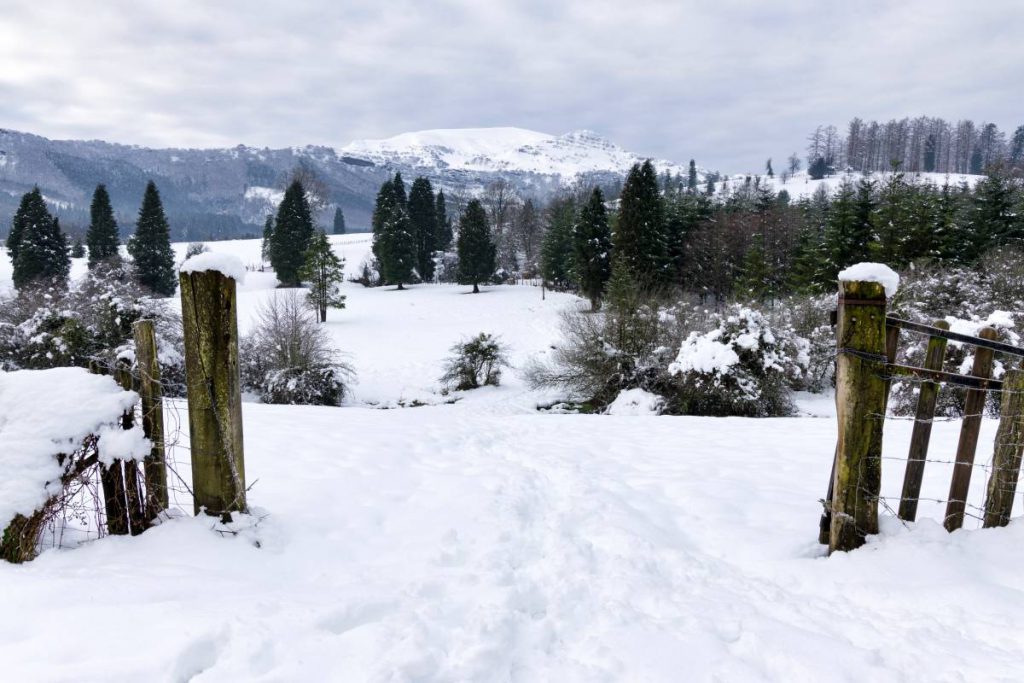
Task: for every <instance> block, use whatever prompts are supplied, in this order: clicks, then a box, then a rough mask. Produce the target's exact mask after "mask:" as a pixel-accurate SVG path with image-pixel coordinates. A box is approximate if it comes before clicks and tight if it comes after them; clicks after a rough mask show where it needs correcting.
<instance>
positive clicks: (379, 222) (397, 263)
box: [373, 175, 416, 289]
mask: <svg viewBox="0 0 1024 683" xmlns="http://www.w3.org/2000/svg"><path fill="white" fill-rule="evenodd" d="M395 178H396V180H397V181H398V182H397V183H396V182H395V181H392V182H385V183H384V184H383V185H382V186H381V189H380V192H379V193H378V194H377V205H376V207H375V208H374V211H373V253H374V256H376V257H377V262H378V264H379V266H380V274H381V277H382V278H383V279H384V281H385V282H387V283H390V284H395V285H398V289H405V287H404V284H405V283H406V282H410V281H412V276H413V271H414V270H415V268H416V239H415V236H414V235H413V231H412V224H411V223H410V221H409V213H408V210H407V208H406V203H405V201H403V199H404V196H403V194H402V193H399V191H398V189H397V188H398V187H399V185H400V184H401V177H400V176H398V175H396V176H395Z"/></svg>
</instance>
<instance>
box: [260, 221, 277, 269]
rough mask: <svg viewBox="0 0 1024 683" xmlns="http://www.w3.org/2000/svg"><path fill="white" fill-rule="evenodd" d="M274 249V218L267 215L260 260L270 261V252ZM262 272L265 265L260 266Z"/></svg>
mask: <svg viewBox="0 0 1024 683" xmlns="http://www.w3.org/2000/svg"><path fill="white" fill-rule="evenodd" d="M273 248H274V217H273V216H272V215H269V214H268V215H267V220H265V221H264V222H263V243H262V244H261V245H260V260H262V261H263V262H266V261H269V260H270V252H271V250H272V249H273ZM260 270H261V271H262V270H263V264H262V263H261V264H260Z"/></svg>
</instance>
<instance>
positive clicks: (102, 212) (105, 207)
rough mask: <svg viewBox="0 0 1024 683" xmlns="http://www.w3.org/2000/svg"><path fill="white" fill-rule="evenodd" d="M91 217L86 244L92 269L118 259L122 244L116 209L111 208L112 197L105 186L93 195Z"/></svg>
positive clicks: (100, 187) (98, 188) (97, 189)
mask: <svg viewBox="0 0 1024 683" xmlns="http://www.w3.org/2000/svg"><path fill="white" fill-rule="evenodd" d="M89 217H90V220H89V229H88V230H87V231H86V233H85V242H86V245H87V246H88V247H89V268H90V269H92V268H95V267H96V265H97V264H100V263H103V262H104V261H106V260H107V259H111V258H116V257H117V256H118V247H119V245H120V244H121V237H120V235H119V234H118V231H117V221H116V220H114V209H113V208H111V206H110V195H109V194H107V188H106V186H105V185H102V184H100V185H97V186H96V191H95V192H93V193H92V204H91V205H90V207H89Z"/></svg>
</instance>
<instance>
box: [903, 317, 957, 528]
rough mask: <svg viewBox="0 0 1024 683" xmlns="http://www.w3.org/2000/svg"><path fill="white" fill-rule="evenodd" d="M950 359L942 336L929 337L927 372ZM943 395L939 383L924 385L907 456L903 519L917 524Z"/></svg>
mask: <svg viewBox="0 0 1024 683" xmlns="http://www.w3.org/2000/svg"><path fill="white" fill-rule="evenodd" d="M932 326H933V327H937V328H939V329H940V330H948V329H949V323H948V322H946V321H945V320H936V321H935V322H934V323H932ZM945 359H946V340H945V339H944V338H942V337H929V338H928V350H927V352H926V353H925V357H924V367H925V369H927V370H942V363H943V361H944V360H945ZM938 396H939V385H938V384H937V383H935V382H922V383H921V391H920V393H919V394H918V397H917V413H916V415H915V416H914V432H913V434H911V436H910V452H909V454H908V456H907V469H906V472H905V473H904V475H903V492H902V494H901V495H900V510H899V517H900V519H903V520H906V521H908V522H913V521H914V520H915V519H917V502H918V499H919V498H920V497H921V482H922V481H923V480H924V464H925V460H926V458H927V457H928V444H929V442H930V441H931V438H932V422H933V421H934V420H935V402H936V400H937V399H938Z"/></svg>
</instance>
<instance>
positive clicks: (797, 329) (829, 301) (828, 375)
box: [769, 294, 836, 393]
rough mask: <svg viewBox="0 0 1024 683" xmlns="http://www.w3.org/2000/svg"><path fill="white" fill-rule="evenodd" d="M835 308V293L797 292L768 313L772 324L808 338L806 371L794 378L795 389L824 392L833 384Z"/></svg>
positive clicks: (834, 366) (805, 338)
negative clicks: (809, 294) (803, 295)
mask: <svg viewBox="0 0 1024 683" xmlns="http://www.w3.org/2000/svg"><path fill="white" fill-rule="evenodd" d="M835 309H836V297H835V295H834V294H824V295H818V296H812V297H802V296H794V297H790V298H789V299H787V300H785V301H783V302H782V305H781V306H780V307H778V309H777V312H773V315H770V316H769V317H770V319H771V321H772V325H773V327H776V328H777V327H790V328H792V330H793V333H794V334H795V335H796V336H797V337H800V338H802V339H804V340H806V341H807V371H806V372H804V373H803V375H801V376H800V377H799V378H795V379H794V380H793V384H792V386H793V388H794V389H796V390H799V391H810V392H812V393H821V392H823V391H827V390H829V389H830V388H831V387H832V386H833V385H834V382H835V368H836V331H835V328H834V327H833V326H832V323H831V314H832V312H833V311H835Z"/></svg>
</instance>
